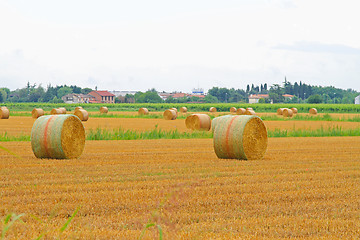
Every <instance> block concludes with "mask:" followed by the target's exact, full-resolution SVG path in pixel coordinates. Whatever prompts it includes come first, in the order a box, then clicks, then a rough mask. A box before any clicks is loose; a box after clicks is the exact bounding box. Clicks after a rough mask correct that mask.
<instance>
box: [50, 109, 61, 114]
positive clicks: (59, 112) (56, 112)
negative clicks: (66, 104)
mask: <svg viewBox="0 0 360 240" xmlns="http://www.w3.org/2000/svg"><path fill="white" fill-rule="evenodd" d="M50 114H51V115H58V114H63V111H62V110H61V109H59V108H53V109H51V111H50Z"/></svg>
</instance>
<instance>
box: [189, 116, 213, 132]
mask: <svg viewBox="0 0 360 240" xmlns="http://www.w3.org/2000/svg"><path fill="white" fill-rule="evenodd" d="M185 125H186V127H187V128H189V129H192V130H200V131H209V130H210V129H211V118H210V116H209V115H207V114H191V115H190V116H188V117H187V118H186V119H185Z"/></svg>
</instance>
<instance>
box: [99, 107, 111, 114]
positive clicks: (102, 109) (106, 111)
mask: <svg viewBox="0 0 360 240" xmlns="http://www.w3.org/2000/svg"><path fill="white" fill-rule="evenodd" d="M108 112H109V109H108V108H107V107H101V108H100V113H108Z"/></svg>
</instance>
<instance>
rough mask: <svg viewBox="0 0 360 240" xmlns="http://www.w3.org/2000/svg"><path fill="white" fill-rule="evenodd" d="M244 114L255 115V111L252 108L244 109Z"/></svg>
mask: <svg viewBox="0 0 360 240" xmlns="http://www.w3.org/2000/svg"><path fill="white" fill-rule="evenodd" d="M244 115H256V113H255V111H254V110H251V109H249V110H248V109H246V111H245V114H244Z"/></svg>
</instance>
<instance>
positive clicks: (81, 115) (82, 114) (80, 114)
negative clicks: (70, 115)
mask: <svg viewBox="0 0 360 240" xmlns="http://www.w3.org/2000/svg"><path fill="white" fill-rule="evenodd" d="M74 115H75V116H77V117H78V118H79V119H80V120H81V121H84V122H85V121H87V120H89V113H88V112H87V111H86V110H85V109H78V110H75V113H74Z"/></svg>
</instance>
